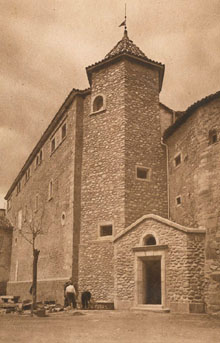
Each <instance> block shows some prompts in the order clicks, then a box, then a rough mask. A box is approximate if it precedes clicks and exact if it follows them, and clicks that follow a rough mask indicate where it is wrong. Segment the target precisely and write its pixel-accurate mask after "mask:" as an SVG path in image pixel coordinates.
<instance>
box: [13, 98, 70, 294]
mask: <svg viewBox="0 0 220 343" xmlns="http://www.w3.org/2000/svg"><path fill="white" fill-rule="evenodd" d="M75 120H76V101H74V103H73V104H72V105H71V106H70V107H69V109H68V110H67V112H66V123H67V134H66V138H65V139H64V140H63V141H62V142H61V144H60V145H59V146H58V147H57V148H56V150H55V151H54V152H53V153H52V154H51V140H50V138H49V139H48V140H47V141H46V143H45V144H44V146H43V161H42V162H41V164H40V165H39V166H37V167H36V164H35V160H34V161H33V162H32V165H31V176H30V179H29V180H28V181H27V182H26V183H25V180H24V177H23V179H22V182H21V192H20V193H18V194H17V195H16V189H15V190H14V191H13V194H12V200H11V201H12V208H11V209H10V210H9V211H8V217H9V219H10V221H11V222H12V223H13V224H14V226H15V228H17V229H18V212H19V211H20V210H21V211H22V221H21V230H22V234H19V232H18V230H17V229H16V230H15V231H14V234H13V244H12V263H11V276H10V280H11V281H12V283H11V284H10V287H9V289H10V292H15V293H17V292H16V281H28V280H31V279H32V247H31V245H30V244H29V243H28V242H27V241H26V240H25V239H24V238H23V236H24V235H25V236H26V237H27V238H31V235H29V234H28V233H27V232H28V230H29V221H30V216H31V210H32V215H33V220H34V221H37V220H39V219H41V218H42V227H43V234H41V235H39V236H38V237H37V239H36V247H37V248H38V249H40V255H39V260H38V280H54V281H55V280H57V279H59V278H63V279H65V278H69V277H70V276H72V258H73V255H74V252H73V215H74V214H73V191H74V184H73V175H74V156H75V151H74V144H75V143H74V142H75ZM61 123H62V122H61ZM58 128H59V127H58ZM55 131H56V130H55ZM55 131H54V132H55ZM52 136H53V134H52V135H51V137H52ZM50 181H52V182H53V195H52V198H49V193H48V192H49V182H50ZM36 194H38V197H39V200H38V203H39V208H38V210H37V211H36V210H35V196H36ZM25 212H26V214H25ZM19 287H20V286H19V285H18V288H19ZM48 289H49V288H48Z"/></svg>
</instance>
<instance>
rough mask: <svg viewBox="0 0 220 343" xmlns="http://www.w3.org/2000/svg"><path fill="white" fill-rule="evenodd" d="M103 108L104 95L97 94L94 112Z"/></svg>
mask: <svg viewBox="0 0 220 343" xmlns="http://www.w3.org/2000/svg"><path fill="white" fill-rule="evenodd" d="M102 108H103V97H102V96H101V95H99V96H97V97H96V98H95V100H94V102H93V112H97V111H100V110H101V109H102Z"/></svg>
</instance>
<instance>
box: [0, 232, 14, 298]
mask: <svg viewBox="0 0 220 343" xmlns="http://www.w3.org/2000/svg"><path fill="white" fill-rule="evenodd" d="M11 244H12V229H8V228H0V295H2V294H5V292H6V283H7V281H8V280H9V275H10V264H11Z"/></svg>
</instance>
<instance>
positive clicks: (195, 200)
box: [167, 99, 220, 312]
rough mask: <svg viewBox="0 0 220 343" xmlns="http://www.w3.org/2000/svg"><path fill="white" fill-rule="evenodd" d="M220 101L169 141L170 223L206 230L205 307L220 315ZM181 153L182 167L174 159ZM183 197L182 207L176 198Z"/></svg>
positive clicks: (194, 116) (209, 105) (195, 115)
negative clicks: (213, 140)
mask: <svg viewBox="0 0 220 343" xmlns="http://www.w3.org/2000/svg"><path fill="white" fill-rule="evenodd" d="M219 112H220V99H214V100H212V101H210V102H208V103H207V104H204V105H203V106H200V107H199V108H197V109H196V110H195V113H193V114H192V116H191V117H190V118H189V119H188V120H187V121H186V122H185V123H184V124H182V125H181V127H180V128H178V129H177V130H176V131H175V132H174V133H173V135H172V136H171V137H169V138H168V139H167V143H168V145H169V156H170V158H169V165H170V167H169V168H170V213H171V219H172V220H175V221H176V222H178V223H180V224H183V225H188V226H194V227H196V226H198V227H199V226H203V227H205V228H206V229H207V235H206V265H205V277H206V304H207V310H208V311H209V312H213V311H220V300H219V299H220V248H219V244H220V221H219V218H220V215H219V213H220V212H219V208H220V197H219V184H220V158H219V156H220V142H219V140H220V134H219V132H220V122H219ZM213 129H214V130H216V131H217V136H218V139H217V142H216V143H215V144H209V131H210V130H213ZM178 152H181V154H182V163H181V165H179V166H178V167H177V168H175V167H174V164H173V159H174V156H175V154H176V153H178ZM178 195H181V197H182V204H181V206H176V204H175V198H176V196H178Z"/></svg>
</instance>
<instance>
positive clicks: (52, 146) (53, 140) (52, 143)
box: [51, 137, 56, 152]
mask: <svg viewBox="0 0 220 343" xmlns="http://www.w3.org/2000/svg"><path fill="white" fill-rule="evenodd" d="M55 143H56V142H55V137H54V138H53V139H52V141H51V152H53V151H54V150H55V146H56V145H55Z"/></svg>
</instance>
